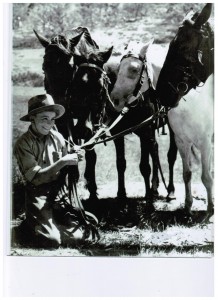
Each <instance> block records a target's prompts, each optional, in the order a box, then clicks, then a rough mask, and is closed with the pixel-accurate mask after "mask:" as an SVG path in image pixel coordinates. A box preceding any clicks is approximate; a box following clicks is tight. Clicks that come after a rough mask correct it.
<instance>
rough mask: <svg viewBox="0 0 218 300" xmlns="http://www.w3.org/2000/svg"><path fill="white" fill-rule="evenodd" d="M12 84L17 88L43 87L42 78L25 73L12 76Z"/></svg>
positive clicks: (31, 73)
mask: <svg viewBox="0 0 218 300" xmlns="http://www.w3.org/2000/svg"><path fill="white" fill-rule="evenodd" d="M12 82H13V84H14V85H18V86H29V87H42V86H43V85H44V78H43V76H42V75H40V74H38V73H33V72H29V71H27V72H25V73H19V74H16V75H13V76H12Z"/></svg>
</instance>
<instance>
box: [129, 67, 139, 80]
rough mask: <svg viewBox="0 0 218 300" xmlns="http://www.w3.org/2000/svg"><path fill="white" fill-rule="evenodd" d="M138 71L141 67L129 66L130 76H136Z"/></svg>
mask: <svg viewBox="0 0 218 300" xmlns="http://www.w3.org/2000/svg"><path fill="white" fill-rule="evenodd" d="M138 73H139V68H138V67H135V66H130V67H129V68H128V77H130V78H135V77H136V76H137V74H138Z"/></svg>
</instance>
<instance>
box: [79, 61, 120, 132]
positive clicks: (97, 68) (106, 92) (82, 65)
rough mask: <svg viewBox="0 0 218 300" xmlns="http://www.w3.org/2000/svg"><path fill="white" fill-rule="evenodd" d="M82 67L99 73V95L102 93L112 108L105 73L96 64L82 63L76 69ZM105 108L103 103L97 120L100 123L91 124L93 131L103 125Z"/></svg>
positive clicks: (107, 79)
mask: <svg viewBox="0 0 218 300" xmlns="http://www.w3.org/2000/svg"><path fill="white" fill-rule="evenodd" d="M83 67H88V68H94V69H96V70H98V71H100V72H101V75H103V86H102V89H101V91H100V94H101V95H102V93H103V91H104V92H105V96H106V100H108V101H109V102H110V103H111V105H112V106H114V104H113V102H112V100H111V98H110V95H109V92H108V85H109V84H110V83H111V82H110V79H109V77H108V76H107V73H106V71H105V70H104V69H103V68H101V67H99V66H97V65H96V64H92V63H82V64H81V65H79V66H78V69H79V68H83ZM105 106H106V102H105V104H104V106H103V110H102V112H101V117H100V120H99V121H100V123H99V124H93V126H94V128H95V129H98V128H99V127H100V126H101V125H102V124H103V114H104V110H105Z"/></svg>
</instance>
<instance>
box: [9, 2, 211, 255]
mask: <svg viewBox="0 0 218 300" xmlns="http://www.w3.org/2000/svg"><path fill="white" fill-rule="evenodd" d="M12 9H13V12H12V16H13V19H12V26H13V45H12V46H13V64H12V98H13V103H12V112H13V114H12V119H13V122H12V126H13V128H12V131H13V133H12V134H13V135H12V149H13V152H12V156H13V157H12V162H13V163H12V203H11V255H14V256H16V255H24V256H44V255H45V256H50V255H51V256H62V255H64V256H120V257H126V256H127V257H128V256H131V257H151V258H152V257H211V256H213V170H214V168H213V138H214V137H213V132H214V125H213V102H214V95H213V88H214V84H213V73H214V29H213V4H211V3H209V4H203V3H194V4H193V3H183V4H182V3H174V4H172V3H157V4H155V3H152V4H151V3H150V4H149V5H148V4H146V3H134V4H133V3H99V4H97V3H96V4H94V3H90V4H88V3H75V4H72V3H65V4H64V3H48V4H42V3H32V4H28V3H14V4H13V7H12ZM72 16H74V17H72ZM75 16H76V17H75ZM96 16H97V17H96Z"/></svg>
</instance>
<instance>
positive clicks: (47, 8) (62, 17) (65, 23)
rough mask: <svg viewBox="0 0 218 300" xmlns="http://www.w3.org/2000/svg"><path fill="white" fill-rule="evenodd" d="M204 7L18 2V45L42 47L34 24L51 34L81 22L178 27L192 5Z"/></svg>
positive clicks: (15, 21) (15, 22) (111, 26)
mask: <svg viewBox="0 0 218 300" xmlns="http://www.w3.org/2000/svg"><path fill="white" fill-rule="evenodd" d="M202 7H203V4H202V3H74V4H73V3H31V4H28V3H14V4H13V29H14V47H35V46H36V47H39V45H37V43H35V40H34V41H33V40H32V39H31V37H29V36H28V34H31V36H32V37H33V36H34V35H33V31H32V30H33V28H34V29H35V30H37V31H38V32H41V33H42V34H44V35H45V36H48V37H51V36H53V35H56V34H61V33H63V32H64V31H66V30H68V29H71V28H74V27H77V26H86V27H88V28H89V29H90V30H94V29H98V28H103V27H106V28H107V29H108V30H109V29H110V30H111V29H114V28H115V27H117V28H121V29H122V30H125V28H126V25H125V24H126V23H128V27H129V25H130V24H133V27H136V28H137V24H138V23H137V22H138V21H143V20H144V23H145V24H146V22H148V21H149V22H154V23H156V22H157V21H158V20H160V21H159V25H160V26H161V25H162V26H163V25H164V26H166V24H167V25H169V26H170V25H171V24H176V28H177V27H178V24H179V23H180V22H181V21H182V19H183V17H184V15H185V14H186V13H187V12H188V11H189V10H190V9H191V8H193V9H194V10H198V9H201V8H202ZM24 36H25V40H24V38H23V37H24ZM19 38H20V39H19ZM32 42H33V43H32Z"/></svg>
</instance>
